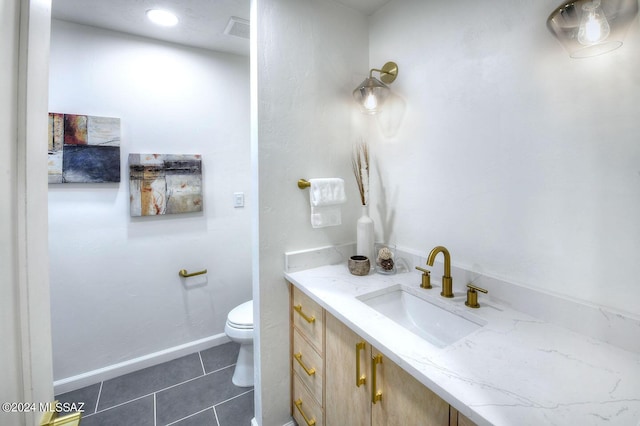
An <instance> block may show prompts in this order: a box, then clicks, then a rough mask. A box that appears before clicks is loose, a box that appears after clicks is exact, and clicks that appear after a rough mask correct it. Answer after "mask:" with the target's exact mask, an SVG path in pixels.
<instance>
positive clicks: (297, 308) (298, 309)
mask: <svg viewBox="0 0 640 426" xmlns="http://www.w3.org/2000/svg"><path fill="white" fill-rule="evenodd" d="M293 309H294V310H295V311H296V312H297V313H299V314H300V316H301V317H302V318H304V320H305V321H306V322H308V323H309V324H311V323H313V322H315V321H316V317H314V316H313V315H311V316H308V315H305V313H304V312H302V305H296V306H294V307H293Z"/></svg>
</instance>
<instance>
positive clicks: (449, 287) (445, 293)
mask: <svg viewBox="0 0 640 426" xmlns="http://www.w3.org/2000/svg"><path fill="white" fill-rule="evenodd" d="M438 253H442V254H443V255H444V275H443V276H442V291H441V292H440V296H442V297H453V278H451V255H450V254H449V250H447V249H446V248H445V247H443V246H437V247H435V248H434V249H433V250H431V253H429V257H427V265H429V266H433V262H434V260H436V256H437V255H438Z"/></svg>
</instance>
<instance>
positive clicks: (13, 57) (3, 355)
mask: <svg viewBox="0 0 640 426" xmlns="http://www.w3.org/2000/svg"><path fill="white" fill-rule="evenodd" d="M5 5H6V8H4V9H3V13H2V15H0V22H1V23H2V25H0V28H2V36H1V37H0V46H1V47H0V50H2V51H3V52H6V53H5V55H6V60H3V61H2V62H0V76H1V77H2V78H0V102H1V103H0V132H1V133H0V134H1V136H0V148H1V149H2V152H4V153H5V155H2V156H1V158H0V173H1V174H2V179H0V194H2V198H3V199H4V200H5V202H3V203H1V205H0V241H2V244H1V245H0V270H2V271H4V272H3V274H2V276H1V277H0V291H1V292H2V295H3V296H2V297H1V298H0V338H1V339H2V342H3V349H2V350H1V351H0V365H2V366H3V370H4V373H3V376H4V378H3V380H1V381H0V400H2V401H20V400H21V398H22V377H21V369H22V365H21V360H20V347H21V342H20V305H19V288H18V283H19V281H18V268H17V265H18V264H17V256H16V255H17V253H16V247H17V234H16V225H17V215H16V212H17V206H16V203H17V175H18V165H17V164H16V161H15V159H16V158H17V157H18V154H17V150H18V144H17V141H18V135H17V127H18V126H17V122H18V112H17V111H16V103H17V99H18V30H19V22H20V19H19V16H20V14H19V11H20V5H19V2H15V1H14V2H6V3H5ZM9 416H11V415H9V414H6V413H3V414H0V420H1V421H2V422H3V423H4V422H6V423H9V422H10V421H11V422H12V424H21V421H22V423H24V419H21V418H20V417H19V416H17V415H14V416H11V417H12V418H11V420H9Z"/></svg>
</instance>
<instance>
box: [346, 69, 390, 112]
mask: <svg viewBox="0 0 640 426" xmlns="http://www.w3.org/2000/svg"><path fill="white" fill-rule="evenodd" d="M374 72H378V73H380V80H378V79H377V78H375V77H374V76H373V73H374ZM397 76H398V65H397V64H396V63H395V62H387V63H386V64H384V65H383V67H382V69H377V68H372V69H371V70H370V71H369V77H368V78H366V79H365V80H364V81H363V82H362V83H360V85H358V87H356V89H355V90H354V91H353V98H354V99H355V100H356V102H357V103H358V105H360V108H361V109H362V112H364V113H366V114H377V113H378V112H380V111H381V109H382V105H383V104H384V101H385V99H386V98H387V97H388V96H389V93H390V90H389V87H388V86H387V84H391V83H393V82H394V81H395V79H396V77H397ZM381 80H382V81H381ZM385 83H386V84H385Z"/></svg>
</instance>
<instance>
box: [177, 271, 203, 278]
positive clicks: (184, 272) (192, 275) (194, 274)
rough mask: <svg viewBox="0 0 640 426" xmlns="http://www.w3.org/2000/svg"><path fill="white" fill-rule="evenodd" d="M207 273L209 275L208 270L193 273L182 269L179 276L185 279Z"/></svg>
mask: <svg viewBox="0 0 640 426" xmlns="http://www.w3.org/2000/svg"><path fill="white" fill-rule="evenodd" d="M206 273H207V270H206V269H205V270H203V271H198V272H192V273H189V272H187V270H186V269H180V270H179V271H178V275H180V276H181V277H183V278H189V277H195V276H196V275H202V274H206Z"/></svg>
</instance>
